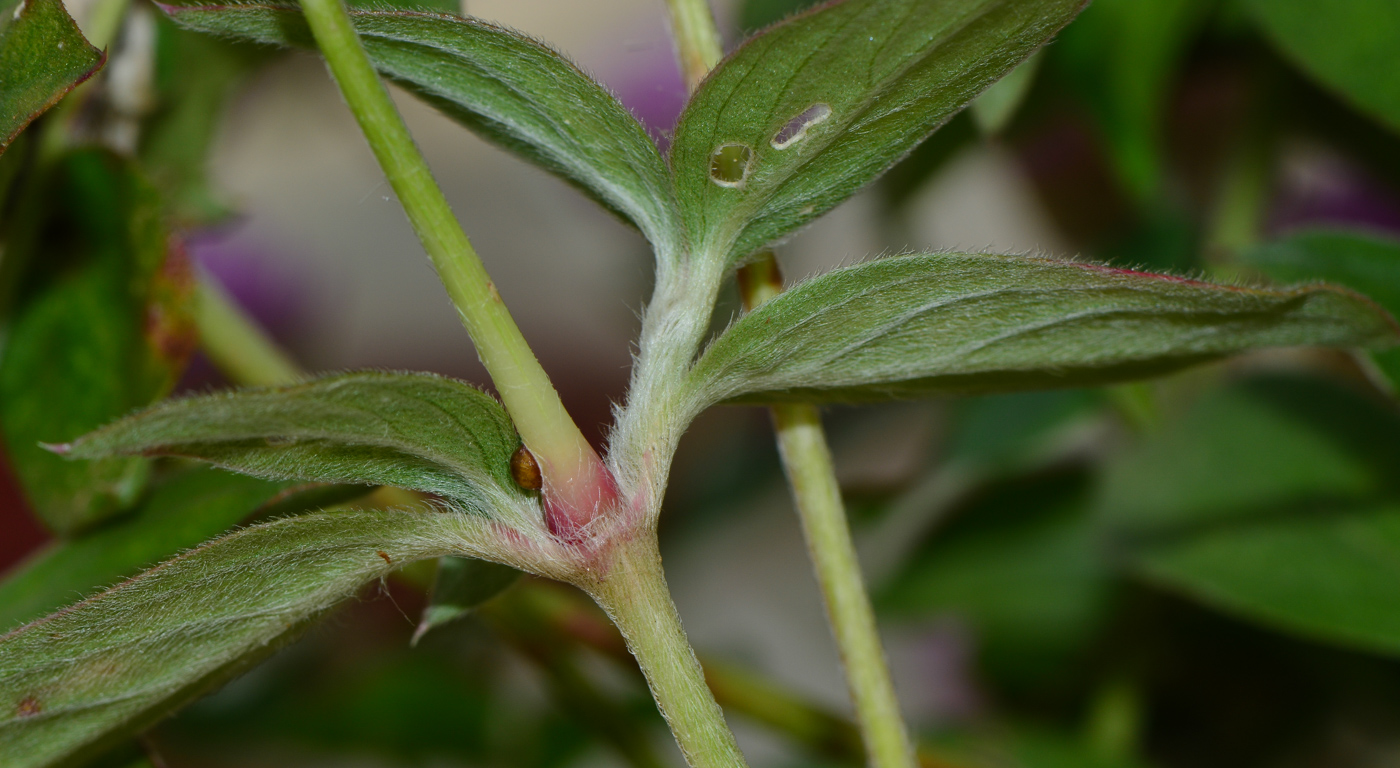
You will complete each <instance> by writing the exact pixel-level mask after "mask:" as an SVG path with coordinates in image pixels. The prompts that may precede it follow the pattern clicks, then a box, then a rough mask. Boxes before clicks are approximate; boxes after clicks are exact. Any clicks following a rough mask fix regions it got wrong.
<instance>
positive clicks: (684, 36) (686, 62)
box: [666, 0, 724, 91]
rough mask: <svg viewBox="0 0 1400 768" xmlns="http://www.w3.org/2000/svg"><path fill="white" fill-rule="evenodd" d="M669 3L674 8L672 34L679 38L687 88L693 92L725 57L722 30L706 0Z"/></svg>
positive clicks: (685, 0) (679, 54) (677, 0)
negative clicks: (721, 45)
mask: <svg viewBox="0 0 1400 768" xmlns="http://www.w3.org/2000/svg"><path fill="white" fill-rule="evenodd" d="M666 5H667V6H668V7H669V8H670V11H671V33H672V36H673V37H675V39H676V53H677V55H678V56H679V58H680V62H681V72H682V74H684V75H685V85H686V89H687V90H690V91H694V90H695V88H696V86H698V85H700V81H701V80H704V79H705V75H706V74H708V73H709V71H710V70H711V69H714V67H715V65H716V64H718V63H719V60H720V59H722V58H724V51H723V49H721V48H720V44H719V29H718V28H716V27H715V17H714V14H712V13H711V12H710V6H709V5H708V3H707V2H706V0H666Z"/></svg>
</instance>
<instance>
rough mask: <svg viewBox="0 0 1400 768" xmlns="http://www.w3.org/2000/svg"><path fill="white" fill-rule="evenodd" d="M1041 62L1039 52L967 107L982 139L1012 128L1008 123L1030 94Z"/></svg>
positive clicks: (993, 84)
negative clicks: (1009, 127)
mask: <svg viewBox="0 0 1400 768" xmlns="http://www.w3.org/2000/svg"><path fill="white" fill-rule="evenodd" d="M1043 58H1044V57H1043V56H1042V55H1041V52H1040V51H1036V53H1035V54H1034V55H1032V56H1031V57H1030V58H1029V59H1026V60H1025V61H1023V62H1021V63H1020V65H1019V66H1017V67H1016V68H1015V69H1013V70H1011V72H1010V73H1008V74H1007V75H1006V77H1003V78H1002V79H1000V80H998V81H996V82H995V83H992V84H991V86H990V87H988V88H987V90H985V91H983V92H982V95H981V96H978V97H977V98H976V99H974V100H973V102H972V106H971V107H970V109H971V111H972V118H973V119H974V120H976V121H977V128H978V129H979V130H981V131H982V133H983V135H986V136H995V135H997V134H999V133H1001V132H1002V131H1004V130H1006V126H1008V125H1010V124H1011V119H1012V118H1014V117H1015V116H1016V111H1017V110H1018V109H1020V108H1021V104H1022V102H1024V101H1025V100H1026V96H1027V95H1029V94H1030V92H1031V86H1032V85H1034V84H1035V76H1036V73H1037V72H1039V71H1040V62H1041V60H1042V59H1043Z"/></svg>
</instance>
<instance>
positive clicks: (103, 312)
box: [0, 151, 195, 533]
mask: <svg viewBox="0 0 1400 768" xmlns="http://www.w3.org/2000/svg"><path fill="white" fill-rule="evenodd" d="M24 194H25V195H33V196H35V197H34V198H33V199H27V200H25V201H24V202H25V203H27V204H28V205H31V206H33V208H32V209H31V210H35V209H37V210H36V211H35V213H34V215H33V219H32V220H30V221H26V222H22V223H23V224H25V225H27V226H33V227H36V228H37V231H38V232H40V233H44V235H45V236H44V237H41V238H36V239H28V240H21V239H17V240H16V241H13V242H11V243H10V246H11V248H9V249H7V252H6V253H5V260H6V261H9V260H10V259H12V258H13V259H15V263H17V264H28V265H29V268H28V269H27V270H26V271H25V274H23V275H22V280H21V281H19V282H18V283H17V287H18V290H17V291H16V306H15V308H14V315H13V317H12V320H11V326H10V330H9V335H8V339H7V342H6V346H5V354H4V359H3V361H0V431H3V434H4V438H5V441H6V443H7V449H8V452H9V455H10V458H11V460H12V461H13V463H14V467H15V470H16V473H17V474H18V476H19V479H20V480H21V482H22V483H23V485H24V489H25V492H26V495H27V496H28V498H29V500H30V502H31V503H32V505H33V507H34V510H35V512H36V513H37V514H38V515H39V517H40V518H41V519H43V521H44V522H45V523H46V524H47V525H48V526H49V527H50V528H52V529H54V530H55V531H58V532H61V533H69V532H73V531H75V530H78V529H81V528H83V527H84V526H87V525H91V524H92V523H94V522H97V521H99V520H101V519H103V518H105V517H108V516H110V515H112V514H115V513H117V512H119V511H120V510H122V509H124V508H126V507H129V506H130V505H131V504H132V503H133V502H134V501H135V500H136V498H137V496H138V495H139V493H140V491H141V489H142V487H143V486H144V482H145V478H146V474H147V470H146V466H145V465H146V462H145V461H144V460H141V459H130V458H117V459H110V460H104V461H98V462H87V463H83V464H78V463H73V462H66V461H63V460H62V459H60V458H59V457H57V456H54V455H52V454H51V453H49V452H47V451H45V450H43V449H42V448H40V447H39V443H40V441H45V442H59V441H63V440H72V439H74V438H76V437H78V436H79V435H82V434H83V433H84V432H87V431H89V430H92V429H95V428H96V427H98V426H101V425H102V424H104V423H106V422H108V421H111V420H112V419H114V418H117V417H119V416H121V415H123V414H126V413H130V412H131V411H132V409H135V408H139V407H142V406H145V405H148V404H150V403H151V402H152V401H154V400H156V399H157V398H159V397H161V396H163V395H164V394H165V393H166V392H168V391H169V390H170V387H171V386H173V385H174V383H175V380H176V378H177V377H178V375H179V373H180V371H181V370H183V368H184V364H185V360H186V358H187V357H188V355H189V353H190V351H191V350H192V348H193V346H194V339H195V337H194V330H193V322H192V320H191V316H190V295H191V290H192V287H193V281H192V279H191V275H190V274H189V269H188V265H187V263H186V261H185V258H184V254H183V252H182V251H181V250H180V249H179V247H178V245H177V244H175V243H173V242H172V241H171V240H170V238H169V236H168V234H167V232H166V230H165V228H164V227H163V226H162V225H161V221H160V201H159V199H158V197H157V195H156V194H155V192H154V190H153V189H151V187H150V185H149V184H147V183H146V182H145V181H144V180H143V179H142V178H141V177H140V176H139V175H138V174H137V173H136V172H135V171H134V170H133V168H132V167H131V166H130V164H129V163H127V162H126V161H123V160H120V159H118V158H116V157H114V156H111V155H108V154H104V153H100V152H95V151H84V152H79V153H76V154H74V155H72V156H70V157H68V158H66V160H65V161H64V162H63V163H62V165H61V167H60V170H59V172H58V174H57V178H56V179H54V183H53V184H52V186H51V187H50V186H48V185H47V182H46V181H40V182H36V183H35V184H34V185H33V186H32V187H30V188H28V189H26V190H25V192H24ZM36 201H37V202H36Z"/></svg>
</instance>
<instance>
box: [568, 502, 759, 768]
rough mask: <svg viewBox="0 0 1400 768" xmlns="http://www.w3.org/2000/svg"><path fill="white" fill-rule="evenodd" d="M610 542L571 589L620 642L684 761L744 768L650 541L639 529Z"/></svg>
mask: <svg viewBox="0 0 1400 768" xmlns="http://www.w3.org/2000/svg"><path fill="white" fill-rule="evenodd" d="M617 544H618V546H617V548H616V549H615V550H614V552H613V556H612V557H611V559H610V560H609V561H608V562H607V563H606V565H605V567H604V569H603V570H602V571H601V572H600V573H599V574H597V575H595V576H594V577H593V579H592V580H590V581H586V582H581V583H580V584H579V586H580V587H581V588H583V589H584V590H586V591H587V592H588V593H589V594H591V595H592V596H593V599H594V600H596V601H597V602H598V605H600V606H601V607H602V608H603V610H604V611H606V612H607V614H608V616H609V617H610V618H611V619H612V621H613V623H614V624H616V625H617V628H618V629H619V630H620V631H621V632H622V636H623V637H624V638H625V639H626V640H627V648H628V650H630V651H631V652H632V656H633V657H635V658H636V659H637V665H638V666H640V667H641V669H642V673H643V674H644V675H646V679H647V685H648V686H649V687H650V688H651V694H652V696H653V697H654V698H655V699H656V704H657V706H658V707H660V709H661V714H662V715H663V716H665V718H666V722H667V724H669V725H670V726H671V732H672V733H673V734H674V735H675V737H676V743H677V744H679V745H680V748H681V752H682V753H684V755H685V759H686V762H688V763H689V764H690V765H691V766H692V767H693V768H736V766H744V765H746V763H745V762H744V756H743V754H742V753H740V752H739V747H738V745H736V744H735V743H734V734H733V733H731V732H730V730H729V725H728V724H727V723H725V721H724V713H723V712H721V711H720V708H719V705H718V704H716V703H715V699H714V696H713V695H711V693H710V689H709V688H708V687H707V686H706V685H705V673H704V672H703V671H702V670H701V669H700V662H699V661H697V660H696V658H695V651H693V650H691V647H690V642H689V641H688V640H687V639H686V636H685V630H684V629H682V628H681V620H680V616H679V615H677V613H676V606H675V604H674V603H673V602H671V593H670V592H669V591H668V590H667V587H666V576H665V574H664V573H663V571H662V569H661V555H660V553H659V552H657V550H656V536H655V535H653V534H652V532H651V530H650V529H647V530H646V531H643V532H642V535H638V536H636V537H635V538H631V539H628V540H626V541H619V542H617Z"/></svg>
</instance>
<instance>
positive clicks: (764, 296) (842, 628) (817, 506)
mask: <svg viewBox="0 0 1400 768" xmlns="http://www.w3.org/2000/svg"><path fill="white" fill-rule="evenodd" d="M739 286H740V290H741V291H742V293H743V297H744V303H745V305H746V306H747V307H748V308H749V309H750V310H752V309H753V308H754V307H757V306H758V305H760V304H762V303H763V302H765V301H768V300H770V299H772V298H773V297H774V296H777V295H778V294H779V293H780V292H782V277H781V276H780V275H779V274H778V267H777V264H776V262H775V261H774V259H773V254H772V253H767V254H764V255H763V256H762V257H761V258H760V259H759V260H758V261H757V262H755V263H754V264H752V265H750V266H748V267H745V268H744V269H742V270H741V271H740V273H739ZM772 414H773V425H774V427H775V429H776V430H777V433H778V448H779V451H780V452H781V454H782V458H783V467H784V469H786V471H787V476H788V482H789V483H790V484H791V486H792V493H793V497H794V499H795V501H796V504H797V513H798V517H799V518H800V519H801V521H802V531H803V534H804V536H805V537H806V540H807V550H808V552H809V553H810V555H811V558H812V565H813V567H814V568H815V569H816V572H817V581H818V582H820V583H821V589H822V596H823V598H824V599H825V602H826V611H827V616H828V617H829V619H830V621H831V627H832V632H833V633H834V634H835V636H836V647H837V648H838V650H839V651H840V653H841V662H842V664H843V665H844V666H845V669H846V685H847V686H848V687H849V688H850V691H851V698H852V700H853V701H854V702H855V708H856V719H857V721H859V723H860V728H861V732H862V734H863V735H864V737H865V751H866V754H867V755H868V756H869V759H870V764H871V765H872V766H875V768H912V767H913V766H914V765H915V759H914V750H913V747H912V745H911V744H910V741H909V734H908V731H907V730H906V728H905V726H904V719H903V717H902V716H901V715H900V712H899V701H898V700H897V699H896V698H895V693H894V683H893V681H892V680H891V679H890V670H889V665H888V664H887V663H886V661H885V651H884V648H883V647H882V646H881V644H880V634H879V631H878V630H877V628H876V626H875V612H874V611H873V610H872V609H871V607H870V598H869V596H868V595H867V594H866V591H865V584H864V581H863V580H862V578H861V574H860V564H859V562H857V560H856V550H855V545H854V543H853V542H852V541H851V531H850V526H848V525H847V523H846V509H845V505H844V504H843V503H842V501H841V488H840V487H839V486H838V485H837V483H836V473H835V470H834V469H833V467H832V464H831V452H830V450H829V449H828V448H827V444H826V434H825V432H824V431H823V430H822V424H821V416H820V415H819V414H818V413H817V409H816V408H814V407H812V406H810V405H805V404H793V403H786V404H782V405H775V406H773V408H772Z"/></svg>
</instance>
